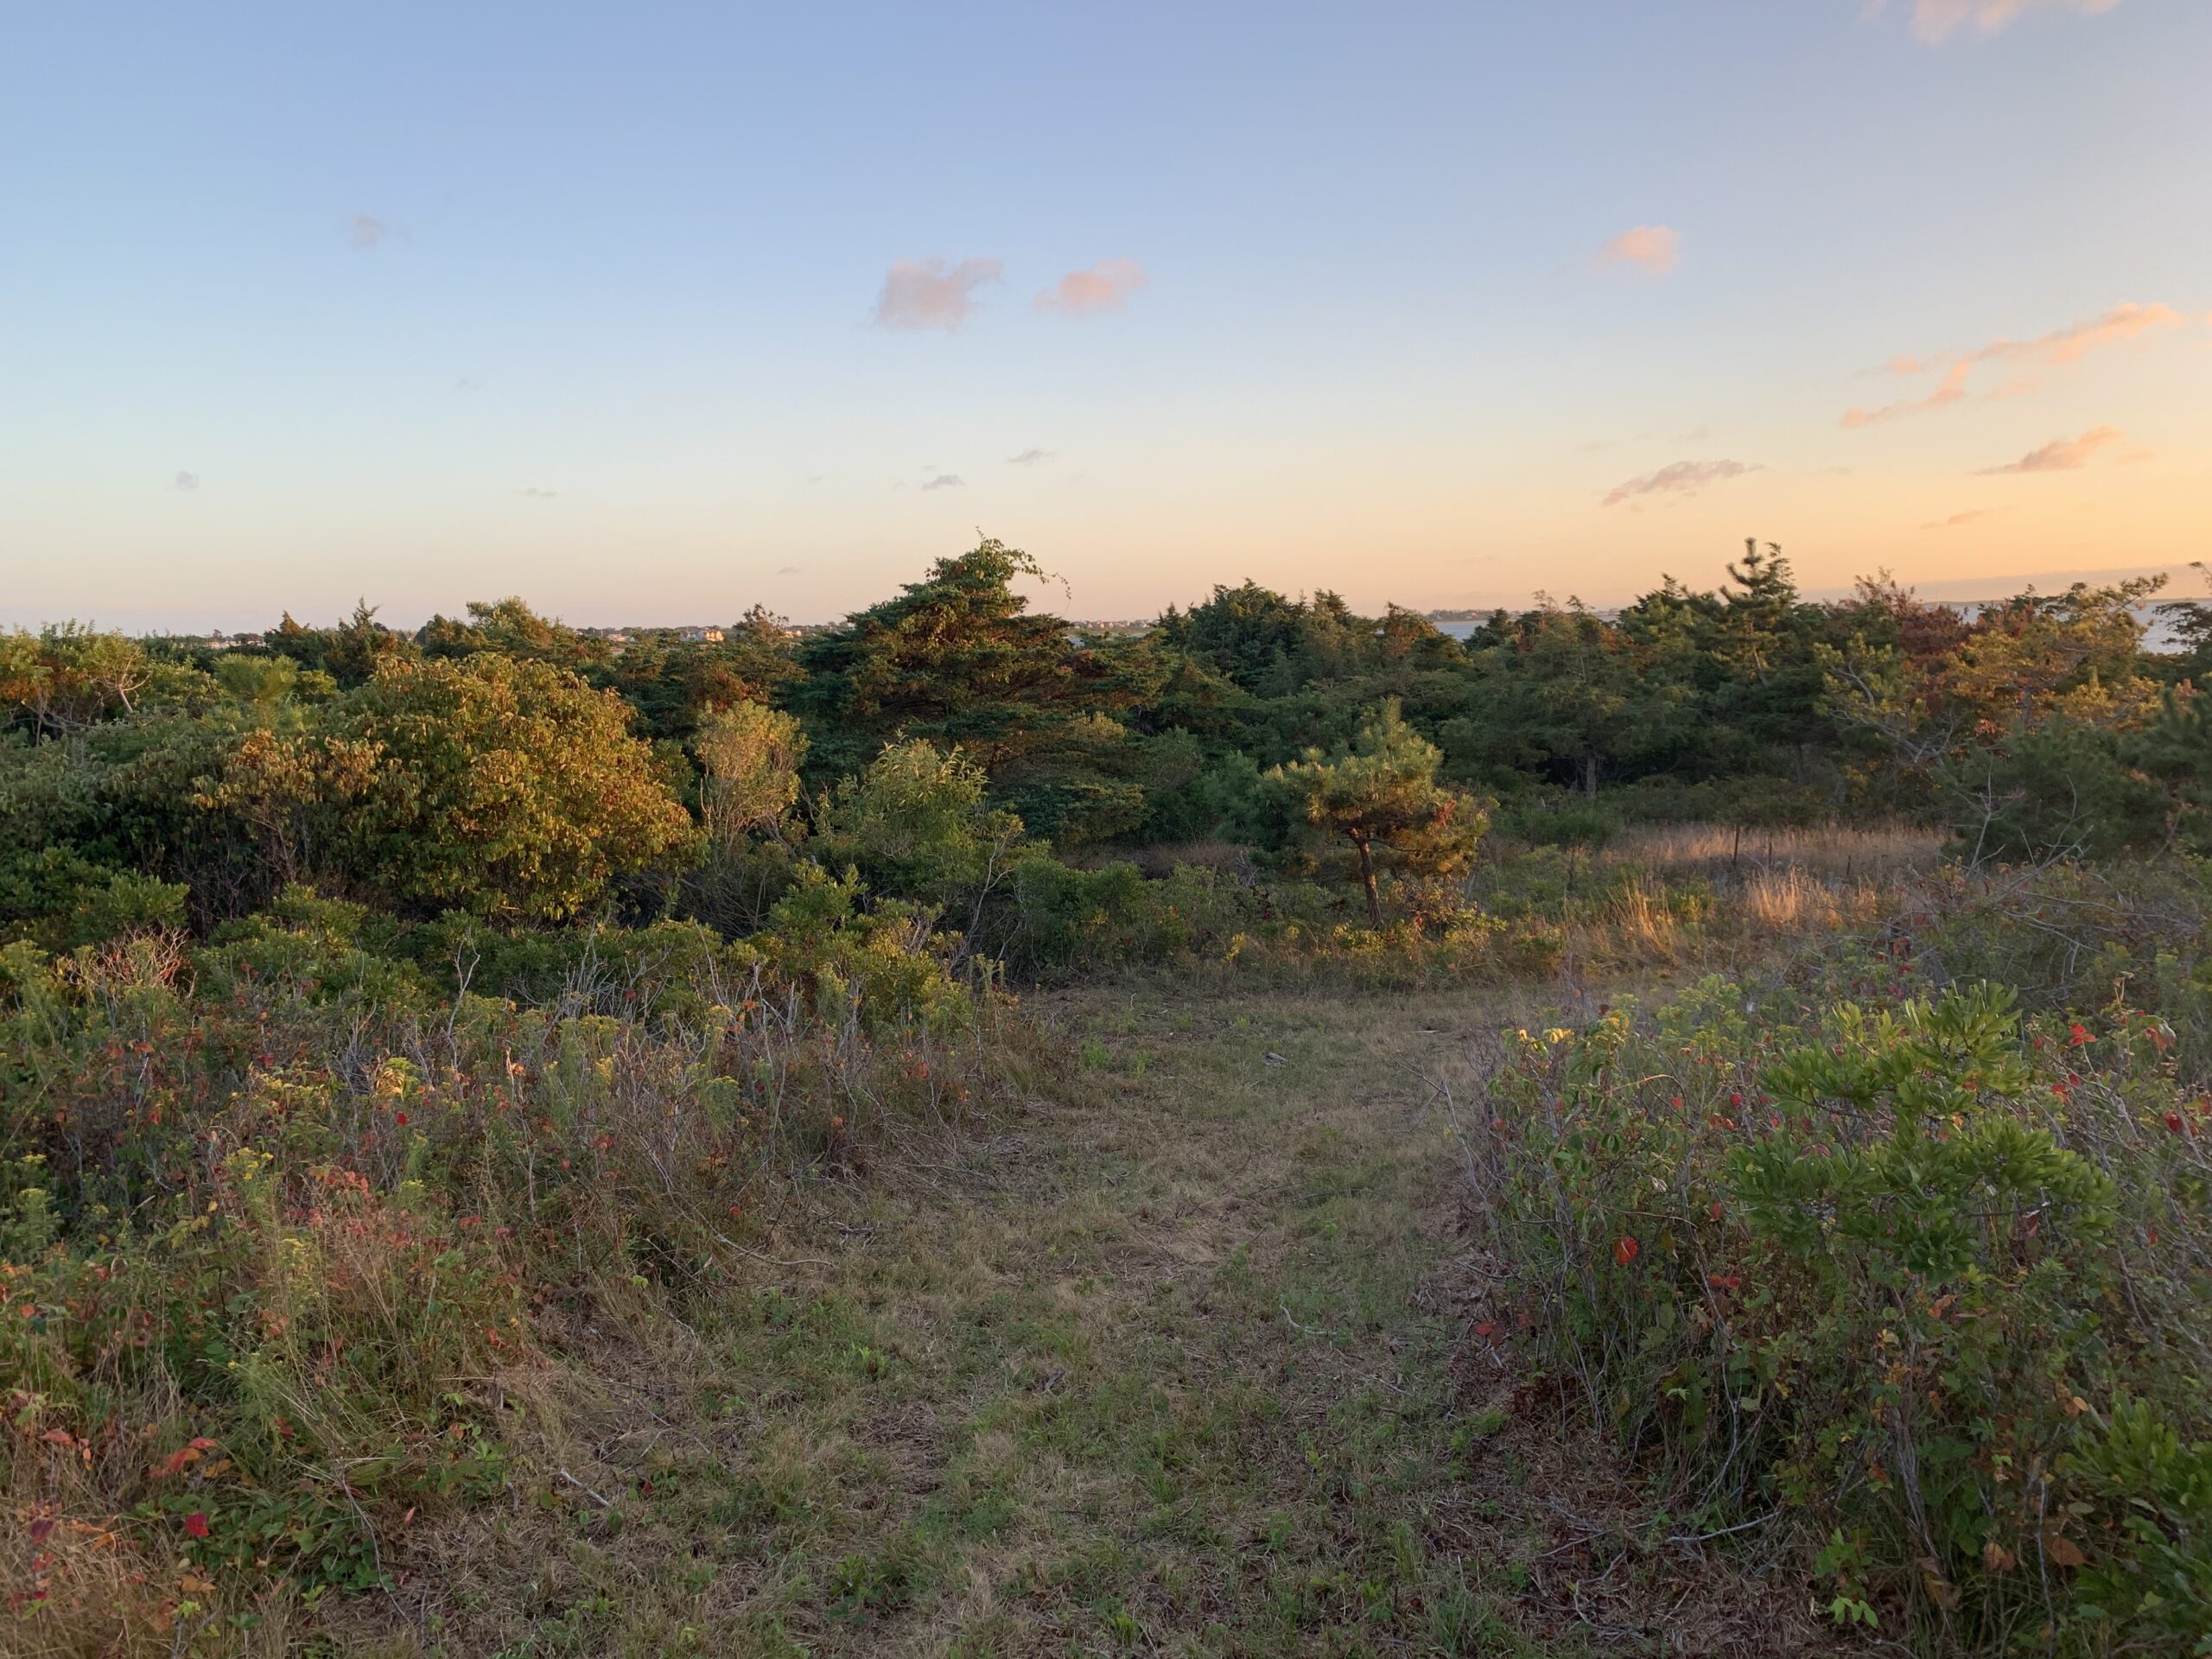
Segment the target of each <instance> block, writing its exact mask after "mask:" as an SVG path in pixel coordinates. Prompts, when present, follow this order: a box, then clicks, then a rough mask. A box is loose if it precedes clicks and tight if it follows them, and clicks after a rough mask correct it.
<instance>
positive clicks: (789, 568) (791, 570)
mask: <svg viewBox="0 0 2212 1659" xmlns="http://www.w3.org/2000/svg"><path fill="white" fill-rule="evenodd" d="M776 574H777V575H779V576H795V575H798V566H797V565H795V564H785V565H779V566H778V567H777V569H776Z"/></svg>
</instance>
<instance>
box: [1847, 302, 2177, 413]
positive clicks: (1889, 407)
mask: <svg viewBox="0 0 2212 1659" xmlns="http://www.w3.org/2000/svg"><path fill="white" fill-rule="evenodd" d="M2192 321H2196V319H2195V318H2193V317H2191V316H2188V315H2184V314H2183V313H2181V312H2179V311H2177V310H2175V309H2174V308H2173V307H2171V306H2170V305H2137V304H2134V303H2133V302H2122V303H2121V304H2119V305H2115V306H2113V308H2112V309H2110V310H2109V311H2107V312H2106V313H2105V314H2104V315H2102V316H2101V317H2094V318H2091V319H2090V320H2089V321H2087V322H2076V323H2073V324H2070V325H2069V326H2068V327H2064V328H2054V329H2052V330H2051V331H2050V333H2049V334H2044V335H2041V336H2039V337H2038V338H2037V339H2035V340H1992V341H1990V342H1989V344H1988V345H1986V346H1978V347H1976V348H1975V349H1974V350H1973V351H1971V352H1953V353H1944V354H1943V355H1942V356H1939V357H1932V358H1918V357H1912V356H1904V357H1893V358H1891V359H1890V360H1889V361H1888V362H1887V363H1886V364H1885V365H1883V367H1882V371H1881V372H1883V373H1885V374H1893V375H1900V376H1906V375H1922V374H1932V373H1934V372H1936V371H1937V370H1939V369H1940V370H1941V371H1942V378H1941V379H1940V380H1938V381H1937V382H1936V385H1935V386H1934V387H1933V388H1932V389H1930V390H1929V391H1927V392H1926V393H1924V394H1923V395H1922V396H1920V397H1907V398H1903V399H1901V400H1899V401H1898V402H1897V403H1894V404H1883V405H1882V406H1881V407H1879V408H1878V409H1865V408H1861V407H1860V406H1859V405H1858V404H1853V405H1852V406H1851V407H1850V408H1849V409H1847V410H1845V411H1844V414H1843V424H1844V426H1845V427H1846V428H1847V429H1853V430H1856V429H1858V428H1859V427H1863V426H1873V425H1876V424H1878V423H1880V422H1883V421H1894V420H1896V419H1897V418H1898V417H1899V416H1905V415H1918V414H1924V413H1926V412H1927V411H1928V410H1935V409H1943V408H1946V407H1948V405H1950V404H1955V403H1959V402H1961V400H1963V399H1964V398H1965V397H1967V395H1968V393H1969V391H1971V388H1970V387H1969V385H1967V382H1968V380H1969V379H1970V378H1971V377H1972V376H1973V374H1974V370H1975V369H1977V368H1979V367H1980V366H1981V365H1983V364H1986V363H2017V364H2021V365H2025V366H2027V367H2029V368H2031V369H2032V368H2037V367H2041V368H2063V367H2064V366H2065V365H2068V364H2069V363H2073V362H2075V361H2077V360H2079V359H2082V358H2083V357H2085V356H2087V355H2088V353H2091V352H2093V351H2095V350H2097V349H2099V348H2100V347H2101V346H2117V345H2120V344H2121V343H2122V342H2123V341H2126V340H2133V339H2136V338H2137V337H2138V336H2139V335H2142V334H2148V333H2150V332H2151V331H2152V330H2153V329H2157V328H2177V327H2184V326H2186V325H2187V324H2189V323H2190V322H2192ZM2035 385H2037V382H2036V381H2035V380H2033V379H2032V378H2030V379H2026V380H2019V381H2014V382H2011V383H2009V384H2007V385H2001V386H1998V387H1996V388H1994V389H1993V390H1992V391H1986V392H1985V393H1983V394H1982V396H1983V397H2011V396H2013V395H2015V394H2017V393H2019V392H2022V391H2030V390H2031V389H2032V388H2033V387H2034V386H2035Z"/></svg>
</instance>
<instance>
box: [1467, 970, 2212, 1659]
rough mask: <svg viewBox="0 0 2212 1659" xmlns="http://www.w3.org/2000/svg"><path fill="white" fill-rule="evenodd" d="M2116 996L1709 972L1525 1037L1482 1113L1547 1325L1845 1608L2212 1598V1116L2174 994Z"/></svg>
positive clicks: (1679, 1497) (1522, 1267)
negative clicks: (1868, 995) (2158, 1008)
mask: <svg viewBox="0 0 2212 1659" xmlns="http://www.w3.org/2000/svg"><path fill="white" fill-rule="evenodd" d="M2100 1023H2101V1026H2102V1027H2103V1029H2102V1031H2101V1032H2093V1031H2092V1030H2091V1029H2090V1028H2089V1027H2087V1026H2085V1025H2083V1024H2082V1023H2081V1022H2079V1021H2069V1020H2051V1019H2045V1020H2039V1021H2037V1023H2035V1024H2033V1025H2031V1026H2030V1027H2027V1028H2025V1029H2023V1027H2022V1026H2021V1024H2020V1022H2019V1020H2018V1018H2017V1017H2016V1016H2015V1015H2014V1014H2013V1013H2012V1009H2011V1006H2010V997H2009V995H2008V994H2006V993H2005V992H2003V991H2001V990H1994V989H1989V988H1967V989H1956V990H1953V991H1950V992H1948V993H1946V994H1945V995H1942V996H1941V997H1940V998H1937V999H1936V1000H1934V1001H1918V1000H1914V999H1911V998H1909V997H1899V998H1897V999H1896V1000H1894V1001H1888V1002H1886V1003H1884V1004H1880V1005H1874V1006H1867V1005H1861V1004H1855V1003H1850V1002H1846V1003H1842V1004H1840V1005H1837V1006H1835V1007H1833V1008H1830V1009H1828V1010H1827V1012H1826V1013H1823V1014H1815V1013H1814V1012H1812V1011H1811V1010H1810V1009H1808V1008H1807V1007H1802V1005H1800V1004H1798V1003H1797V1002H1796V1000H1795V998H1794V997H1789V998H1785V997H1783V996H1781V995H1778V994H1777V988H1773V987H1769V988H1765V989H1764V990H1753V991H1751V992H1750V993H1749V994H1747V993H1746V991H1745V988H1742V987H1741V986H1740V985H1738V984H1736V983H1732V982H1723V981H1719V980H1713V981H1708V982H1706V983H1705V984H1703V985H1701V986H1700V987H1699V988H1696V989H1694V990H1693V991H1692V992H1690V993H1688V995H1685V996H1684V997H1682V998H1681V999H1680V1000H1679V1001H1676V1002H1675V1003H1673V1004H1671V1005H1669V1007H1665V1008H1663V1009H1662V1010H1661V1011H1660V1012H1659V1013H1658V1014H1656V1016H1655V1017H1653V1018H1650V1019H1643V1018H1640V1017H1638V1016H1637V1014H1635V1012H1634V1011H1633V1010H1632V1009H1630V1008H1628V1007H1622V1008H1618V1009H1616V1010H1614V1011H1613V1012H1611V1014H1608V1015H1606V1016H1605V1018H1604V1019H1602V1020H1599V1022H1598V1023H1597V1024H1596V1025H1594V1026H1592V1027H1586V1028H1585V1029H1582V1030H1579V1031H1577V1030H1567V1029H1565V1028H1558V1029H1554V1030H1551V1031H1548V1032H1544V1033H1541V1034H1534V1035H1532V1034H1529V1033H1522V1034H1520V1035H1519V1036H1517V1037H1516V1038H1514V1039H1510V1043H1509V1046H1508V1047H1507V1048H1506V1050H1505V1051H1504V1052H1503V1053H1502V1054H1501V1055H1500V1057H1499V1062H1498V1064H1497V1068H1496V1071H1495V1072H1494V1075H1493V1077H1492V1081H1491V1086H1490V1099H1491V1106H1490V1109H1489V1114H1488V1116H1486V1117H1485V1118H1483V1119H1481V1120H1478V1121H1475V1122H1471V1123H1469V1124H1468V1125H1466V1126H1465V1128H1466V1135H1467V1140H1468V1143H1469V1151H1470V1154H1471V1168H1472V1169H1473V1171H1474V1172H1475V1174H1476V1178H1477V1182H1478V1188H1479V1190H1480V1192H1481V1194H1482V1197H1483V1198H1484V1211H1485V1213H1486V1215H1487V1216H1488V1217H1489V1219H1490V1222H1491V1225H1492V1227H1493V1229H1494V1234H1493V1236H1494V1238H1495V1240H1496V1243H1497V1248H1498V1249H1499V1252H1500V1254H1501V1255H1503V1256H1504V1257H1505V1258H1506V1259H1507V1260H1508V1261H1510V1262H1512V1263H1513V1264H1514V1267H1515V1270H1516V1274H1517V1276H1518V1282H1519V1284H1520V1286H1521V1288H1522V1300H1523V1307H1524V1311H1525V1313H1526V1314H1527V1316H1528V1319H1529V1331H1530V1338H1531V1341H1532V1343H1533V1344H1534V1349H1535V1353H1536V1354H1537V1355H1538V1356H1539V1357H1541V1361H1542V1362H1543V1363H1545V1364H1547V1365H1548V1367H1549V1368H1550V1369H1551V1370H1553V1372H1554V1375H1555V1376H1557V1377H1558V1378H1559V1380H1560V1383H1561V1384H1562V1386H1564V1387H1567V1388H1568V1389H1571V1390H1572V1391H1573V1395H1575V1396H1577V1397H1579V1398H1580V1402H1581V1403H1582V1405H1583V1408H1585V1409H1586V1411H1587V1412H1588V1413H1589V1414H1590V1415H1591V1417H1592V1420H1593V1421H1594V1422H1595V1423H1596V1424H1597V1426H1598V1427H1600V1428H1602V1429H1604V1430H1605V1431H1608V1432H1610V1433H1614V1434H1616V1435H1617V1436H1618V1438H1619V1439H1620V1440H1622V1441H1623V1443H1624V1445H1625V1446H1628V1447H1629V1448H1630V1450H1631V1451H1632V1452H1634V1453H1635V1454H1636V1455H1637V1458H1638V1459H1640V1460H1641V1462H1642V1464H1643V1466H1644V1467H1645V1469H1646V1470H1647V1471H1649V1475H1650V1477H1651V1478H1652V1479H1653V1480H1654V1481H1655V1482H1656V1484H1657V1486H1658V1488H1659V1490H1660V1491H1662V1493H1663V1494H1664V1495H1665V1496H1666V1497H1667V1498H1668V1500H1669V1502H1670V1503H1675V1504H1677V1505H1679V1506H1681V1508H1682V1509H1683V1510H1685V1511H1686V1516H1685V1518H1686V1520H1687V1522H1688V1523H1689V1524H1690V1525H1691V1526H1692V1527H1694V1529H1699V1530H1717V1529H1721V1528H1725V1527H1729V1526H1732V1525H1736V1524H1738V1523H1740V1522H1746V1521H1749V1520H1751V1519H1753V1518H1755V1517H1757V1516H1761V1515H1764V1514H1767V1513H1769V1512H1770V1511H1772V1512H1778V1513H1779V1514H1780V1515H1782V1516H1784V1517H1785V1518H1786V1520H1787V1522H1788V1523H1789V1525H1790V1526H1791V1527H1792V1528H1794V1529H1795V1531H1796V1535H1798V1536H1799V1537H1800V1538H1801V1539H1802V1541H1803V1542H1804V1557H1803V1558H1804V1560H1806V1561H1807V1563H1808V1570H1810V1569H1812V1568H1813V1567H1815V1565H1816V1564H1817V1570H1818V1571H1819V1572H1820V1573H1821V1574H1822V1575H1824V1576H1827V1577H1828V1578H1830V1579H1831V1580H1833V1582H1832V1583H1831V1585H1830V1586H1829V1588H1828V1589H1827V1591H1826V1592H1823V1593H1824V1595H1825V1596H1826V1597H1827V1599H1829V1600H1830V1601H1831V1603H1832V1611H1834V1613H1835V1614H1836V1616H1837V1617H1838V1618H1840V1619H1843V1620H1846V1621H1849V1622H1871V1623H1873V1624H1877V1626H1878V1628H1880V1629H1882V1630H1885V1631H1888V1632H1891V1633H1893V1634H1894V1633H1896V1632H1897V1631H1899V1630H1903V1631H1905V1632H1906V1633H1908V1634H1910V1635H1912V1636H1914V1637H1916V1639H1917V1641H1918V1643H1919V1644H1920V1645H1921V1646H1922V1647H1923V1649H1926V1650H1929V1651H1942V1652H1960V1653H1967V1652H1972V1653H1980V1652H1989V1651H1999V1650H2005V1649H2006V1648H2007V1646H2008V1645H2009V1644H2010V1643H2012V1642H2013V1641H2014V1640H2015V1639H2020V1638H2026V1637H2031V1636H2034V1635H2035V1633H2037V1632H2038V1631H2041V1630H2044V1628H2045V1626H2046V1625H2048V1626H2050V1628H2051V1629H2053V1630H2057V1631H2058V1632H2060V1633H2061V1634H2062V1635H2063V1637H2064V1638H2065V1642H2066V1643H2068V1644H2070V1645H2071V1647H2073V1648H2080V1649H2094V1650H2104V1646H2105V1644H2110V1645H2112V1646H2113V1647H2114V1648H2118V1647H2120V1646H2121V1645H2124V1644H2126V1643H2151V1644H2152V1645H2154V1646H2155V1645H2156V1640H2157V1639H2160V1638H2162V1637H2163V1636H2164V1634H2166V1633H2170V1632H2171V1631H2173V1630H2181V1629H2184V1628H2186V1629H2187V1630H2190V1633H2191V1634H2192V1635H2193V1636H2200V1637H2201V1636H2202V1635H2204V1634H2206V1633H2208V1632H2212V1603H2208V1602H2207V1601H2205V1600H2204V1599H2203V1598H2202V1596H2201V1595H2200V1596H2198V1597H2197V1598H2196V1600H2195V1601H2194V1602H2187V1599H2186V1598H2180V1597H2179V1592H2178V1591H2177V1588H2176V1586H2178V1585H2180V1584H2182V1583H2190V1584H2196V1583H2199V1582H2201V1580H2199V1579H2198V1578H2196V1577H2195V1576H2193V1575H2195V1574H2196V1573H2199V1571H2200V1567H2199V1565H2198V1561H2197V1553H2198V1552H2200V1551H2201V1549H2202V1545H2201V1543H2199V1542H2197V1541H2195V1540H2196V1538H2197V1531H2196V1529H2198V1528H2199V1527H2200V1526H2201V1521H2200V1520H2199V1519H2198V1517H2199V1516H2200V1515H2201V1510H2199V1509H2198V1508H2197V1507H2196V1505H2197V1504H2198V1503H2199V1502H2200V1498H2199V1497H2198V1495H2197V1489H2196V1486H2195V1485H2194V1484H2193V1482H2194V1481H2195V1480H2196V1472H2195V1471H2196V1468H2197V1466H2198V1465H2196V1464H2195V1463H2193V1462H2192V1461H2191V1459H2194V1458H2195V1457H2196V1455H2197V1454H2196V1452H2193V1451H2185V1450H2183V1446H2185V1445H2186V1444H2187V1443H2188V1437H2189V1436H2190V1435H2200V1436H2201V1435H2202V1434H2203V1433H2205V1431H2206V1429H2207V1428H2208V1427H2212V1422H2209V1421H2208V1416H2209V1415H2212V1414H2209V1413H2208V1408H2207V1405H2206V1392H2205V1389H2206V1383H2207V1381H2208V1378H2207V1375H2206V1370H2205V1364H2204V1361H2203V1359H2202V1355H2203V1354H2204V1353H2205V1352H2206V1351H2208V1350H2207V1347H2206V1343H2207V1338H2212V1316H2208V1313H2207V1307H2208V1302H2207V1295H2206V1293H2207V1290H2208V1288H2212V1277H2209V1276H2208V1268H2212V1227H2208V1224H2207V1223H2206V1220H2205V1218H2204V1217H2205V1207H2204V1204H2203V1197H2204V1194H2205V1192H2206V1170H2205V1165H2204V1160H2203V1159H2202V1154H2200V1153H2199V1152H2198V1150H2197V1147H2198V1144H2199V1142H2198V1139H2197V1137H2198V1135H2199V1133H2200V1131H2201V1129H2202V1125H2203V1117H2202V1111H2201V1109H2200V1107H2199V1105H2198V1104H2197V1103H2193V1102H2192V1101H2190V1099H2189V1098H2188V1097H2187V1096H2185V1095H2184V1094H2183V1091H2181V1090H2178V1089H2177V1084H2176V1081H2175V1077H2174V1075H2173V1071H2172V1069H2171V1058H2170V1056H2171V1050H2172V1047H2173V1041H2172V1038H2171V1033H2170V1032H2169V1031H2168V1029H2167V1028H2166V1027H2165V1026H2164V1023H2163V1022H2162V1021H2160V1020H2158V1019H2157V1018H2155V1017H2154V1016H2151V1015H2146V1014H2140V1013H2136V1012H2132V1011H2131V1012H2126V1013H2116V1014H2114V1015H2113V1016H2112V1017H2111V1018H2110V1019H2109V1020H2104V1021H2101V1022H2100ZM2123 1293H2124V1294H2123ZM2152 1332H2156V1333H2157V1334H2156V1335H2155V1336H2153V1335H2152ZM2130 1399H2144V1400H2148V1401H2150V1402H2152V1406H2147V1407H2142V1408H2136V1407H2132V1406H2125V1404H2124V1402H2126V1401H2127V1400H2130ZM2152 1408H2155V1409H2156V1410H2157V1411H2158V1412H2159V1413H2162V1414H2164V1416H2163V1417H2162V1418H2160V1419H2159V1421H2161V1422H2164V1423H2170V1424H2171V1425H2173V1427H2171V1428H2168V1429H2162V1430H2160V1431H2159V1432H2158V1433H2156V1434H2154V1433H2152V1432H2151V1431H2150V1430H2148V1429H2146V1428H2145V1427H2143V1426H2142V1424H2143V1421H2144V1420H2143V1419H2142V1418H2141V1417H2140V1415H2139V1412H2140V1411H2147V1410H2151V1409H2152ZM2107 1420H2109V1421H2111V1422H2112V1423H2113V1425H2114V1428H2113V1432H2112V1433H2110V1434H2105V1435H2103V1436H2102V1437H2101V1430H2100V1427H2099V1426H2100V1425H2101V1423H2103V1422H2105V1421H2107ZM2153 1465H2155V1466H2153ZM2130 1517H2134V1518H2135V1519H2137V1520H2140V1521H2141V1522H2143V1526H2147V1527H2148V1528H2149V1529H2151V1531H2152V1532H2155V1534H2156V1535H2157V1539H2158V1540H2163V1542H2158V1541H2153V1540H2152V1538H2151V1537H2150V1535H2149V1534H2146V1533H2145V1531H2144V1530H2143V1526H2136V1525H2134V1524H2133V1522H2131V1520H2130ZM1816 1558H1817V1561H1816ZM2115 1586H2117V1587H2115ZM2146 1593H2147V1594H2148V1595H2149V1596H2150V1599H2148V1600H2146V1599H2145V1596H2146ZM2177 1598H2179V1599H2177ZM2184 1603H2186V1604H2187V1605H2186V1609H2185V1611H2184V1610H2183V1604H2184ZM2145 1650H2147V1649H2145Z"/></svg>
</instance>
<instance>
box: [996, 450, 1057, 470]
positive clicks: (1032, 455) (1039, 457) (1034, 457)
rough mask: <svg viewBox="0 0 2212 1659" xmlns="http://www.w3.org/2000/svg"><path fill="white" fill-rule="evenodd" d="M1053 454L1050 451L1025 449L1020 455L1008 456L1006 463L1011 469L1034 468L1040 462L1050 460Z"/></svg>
mask: <svg viewBox="0 0 2212 1659" xmlns="http://www.w3.org/2000/svg"><path fill="white" fill-rule="evenodd" d="M1051 456H1052V451H1051V450H1049V449H1025V450H1023V451H1022V452H1021V453H1020V454H1018V455H1008V456H1007V458H1006V461H1007V466H1009V467H1034V466H1035V465H1036V464H1037V463H1038V462H1039V461H1046V460H1049V459H1050V458H1051Z"/></svg>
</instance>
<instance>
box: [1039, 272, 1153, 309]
mask: <svg viewBox="0 0 2212 1659" xmlns="http://www.w3.org/2000/svg"><path fill="white" fill-rule="evenodd" d="M1151 283H1152V277H1151V276H1150V275H1149V274H1148V273H1147V271H1146V270H1145V268H1144V267H1143V266H1142V265H1141V264H1138V263H1137V262H1136V261H1135V260H1134V259H1101V260H1100V261H1099V262H1098V263H1097V264H1095V265H1093V266H1091V268H1090V270H1071V271H1070V272H1068V274H1067V275H1066V276H1065V277H1061V278H1060V280H1059V281H1058V283H1054V284H1053V285H1052V287H1050V288H1047V289H1042V290H1041V291H1039V294H1038V296H1037V298H1036V300H1035V301H1034V302H1033V303H1034V304H1035V305H1036V308H1038V309H1039V311H1051V312H1057V313H1058V314H1059V315H1061V316H1064V317H1092V316H1097V315H1101V314H1102V313H1104V312H1109V311H1121V310H1124V309H1126V308H1128V303H1129V296H1131V295H1133V294H1138V293H1141V292H1142V291H1143V290H1144V289H1146V288H1147V287H1149V286H1151Z"/></svg>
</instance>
